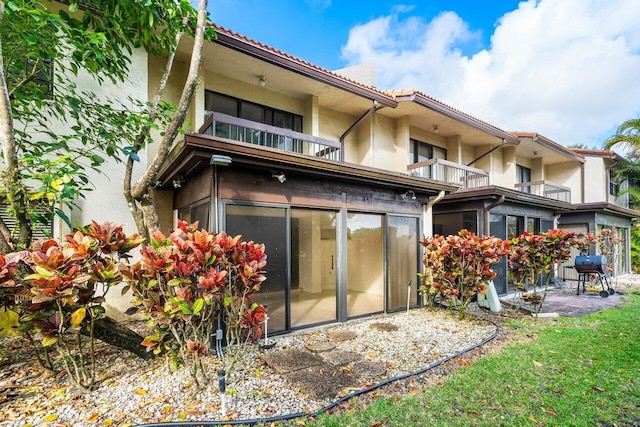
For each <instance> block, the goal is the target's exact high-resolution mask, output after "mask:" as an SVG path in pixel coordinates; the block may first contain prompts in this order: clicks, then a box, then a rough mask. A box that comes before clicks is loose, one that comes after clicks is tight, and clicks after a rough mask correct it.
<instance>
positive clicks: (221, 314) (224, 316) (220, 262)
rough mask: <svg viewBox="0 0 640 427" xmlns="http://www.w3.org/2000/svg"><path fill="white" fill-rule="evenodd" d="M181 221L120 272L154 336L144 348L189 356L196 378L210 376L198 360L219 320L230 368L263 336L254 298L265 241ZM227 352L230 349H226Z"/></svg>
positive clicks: (263, 316)
mask: <svg viewBox="0 0 640 427" xmlns="http://www.w3.org/2000/svg"><path fill="white" fill-rule="evenodd" d="M197 227H198V223H195V224H187V223H186V222H184V221H179V222H178V226H177V227H176V229H175V230H173V231H172V232H171V233H170V234H169V235H168V236H165V235H164V234H163V233H161V232H160V231H156V232H155V233H154V234H153V236H152V239H151V242H149V243H150V244H149V245H148V246H146V247H145V248H143V249H142V250H141V251H140V253H141V255H142V258H141V259H140V261H138V262H136V263H134V264H132V265H130V266H128V268H127V269H126V271H123V275H124V276H125V278H126V280H127V283H128V286H127V287H126V288H125V289H124V292H126V291H127V290H128V289H131V290H132V291H133V294H134V296H135V299H134V302H133V304H134V306H135V309H134V310H131V311H130V313H131V312H133V311H136V310H137V311H138V312H139V313H141V314H143V315H144V316H146V317H147V318H148V320H149V324H148V326H149V327H150V328H151V330H152V333H151V334H150V335H149V336H147V337H146V338H145V340H144V342H143V345H145V346H146V347H147V349H148V350H149V351H154V352H156V353H159V352H162V351H169V352H170V353H172V354H174V355H175V356H177V355H178V354H179V353H182V355H183V356H185V357H188V358H190V360H191V362H192V374H193V376H194V379H196V381H204V382H206V381H207V379H208V377H207V375H206V372H205V370H204V369H203V365H202V363H201V360H200V359H201V357H202V356H203V355H204V353H205V351H206V350H207V348H208V345H209V340H210V337H211V334H212V333H213V332H214V331H215V329H216V328H217V325H218V321H219V320H222V321H223V322H224V323H225V325H226V341H227V343H228V344H229V348H228V349H227V350H228V355H229V357H227V359H228V360H226V361H225V362H228V364H227V366H226V369H227V371H229V370H230V369H231V368H232V365H233V363H235V361H236V360H237V359H238V358H239V356H240V354H241V352H242V349H243V345H245V343H246V342H247V341H248V340H250V339H251V338H257V337H259V336H260V335H261V334H262V324H263V323H264V321H265V319H266V309H265V308H264V307H263V306H261V305H258V304H255V303H253V300H252V297H253V295H254V294H255V293H256V292H257V291H258V290H259V289H260V286H261V284H262V282H263V281H264V280H265V279H266V276H265V274H264V271H263V268H264V266H265V264H266V260H267V256H266V254H265V251H264V245H262V244H256V243H254V242H245V241H242V240H241V238H240V236H235V237H231V236H229V235H227V234H226V233H225V232H220V233H212V232H209V231H206V230H198V229H197ZM229 350H231V351H229Z"/></svg>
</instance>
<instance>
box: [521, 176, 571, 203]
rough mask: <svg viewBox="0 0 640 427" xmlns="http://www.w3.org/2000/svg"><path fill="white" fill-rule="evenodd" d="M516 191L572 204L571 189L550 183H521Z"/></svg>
mask: <svg viewBox="0 0 640 427" xmlns="http://www.w3.org/2000/svg"><path fill="white" fill-rule="evenodd" d="M515 188H516V190H519V191H521V192H523V193H529V194H534V195H536V196H542V197H546V198H548V199H554V200H558V201H561V202H567V203H571V189H570V188H568V187H564V186H562V185H559V184H554V183H553V182H549V181H530V182H521V183H519V184H516V185H515Z"/></svg>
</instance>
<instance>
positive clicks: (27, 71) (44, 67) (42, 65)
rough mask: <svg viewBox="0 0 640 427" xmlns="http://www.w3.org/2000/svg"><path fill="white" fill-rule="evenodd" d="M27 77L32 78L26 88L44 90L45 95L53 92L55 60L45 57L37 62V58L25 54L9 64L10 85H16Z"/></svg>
mask: <svg viewBox="0 0 640 427" xmlns="http://www.w3.org/2000/svg"><path fill="white" fill-rule="evenodd" d="M34 66H35V69H34ZM32 73H34V74H33V76H31V74H32ZM26 79H30V80H29V82H27V83H26V86H25V89H27V88H30V89H36V88H37V90H39V91H43V92H44V94H45V95H51V94H53V61H52V60H51V59H43V60H41V61H40V62H36V60H35V59H32V58H28V57H26V56H25V57H23V58H21V59H19V60H17V61H14V62H13V63H11V64H9V67H8V69H7V81H8V84H9V86H15V85H17V84H18V83H20V82H22V81H24V80H26ZM27 90H29V89H27Z"/></svg>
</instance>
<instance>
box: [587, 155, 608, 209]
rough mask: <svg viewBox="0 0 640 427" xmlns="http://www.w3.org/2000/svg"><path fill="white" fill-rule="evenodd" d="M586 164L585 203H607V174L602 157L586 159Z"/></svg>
mask: <svg viewBox="0 0 640 427" xmlns="http://www.w3.org/2000/svg"><path fill="white" fill-rule="evenodd" d="M586 160H587V161H586V162H585V163H584V176H585V181H586V182H585V183H584V202H585V203H596V202H605V201H607V174H606V169H605V165H604V160H603V159H602V158H601V157H586Z"/></svg>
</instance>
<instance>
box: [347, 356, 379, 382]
mask: <svg viewBox="0 0 640 427" xmlns="http://www.w3.org/2000/svg"><path fill="white" fill-rule="evenodd" d="M351 372H353V373H354V374H355V375H358V376H359V377H360V378H363V379H371V378H376V377H381V376H383V375H384V374H386V373H387V367H386V366H385V365H383V364H382V363H379V362H371V361H368V360H363V361H362V362H356V363H354V364H353V366H352V369H351Z"/></svg>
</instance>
